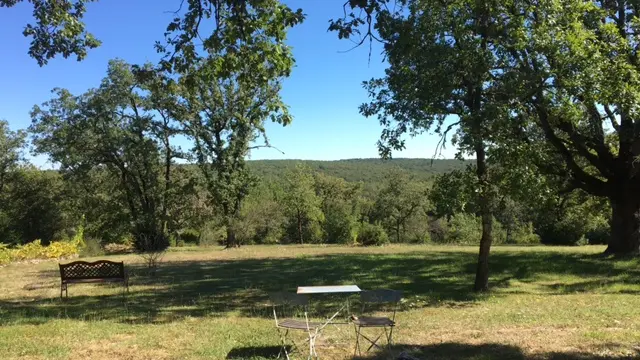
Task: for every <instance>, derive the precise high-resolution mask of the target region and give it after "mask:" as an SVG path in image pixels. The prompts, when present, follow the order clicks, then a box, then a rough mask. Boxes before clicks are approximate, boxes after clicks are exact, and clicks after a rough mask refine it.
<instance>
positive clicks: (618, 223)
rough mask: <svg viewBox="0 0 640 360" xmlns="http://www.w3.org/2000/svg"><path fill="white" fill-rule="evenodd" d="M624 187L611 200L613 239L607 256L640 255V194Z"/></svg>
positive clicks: (606, 252)
mask: <svg viewBox="0 0 640 360" xmlns="http://www.w3.org/2000/svg"><path fill="white" fill-rule="evenodd" d="M626 189H628V187H622V188H621V189H620V190H619V191H617V193H616V194H614V195H613V196H611V197H610V198H609V201H610V203H611V239H609V246H608V247H607V249H606V251H605V254H615V255H623V254H636V255H637V254H638V253H640V193H638V191H637V190H631V189H628V190H629V191H625V190H626Z"/></svg>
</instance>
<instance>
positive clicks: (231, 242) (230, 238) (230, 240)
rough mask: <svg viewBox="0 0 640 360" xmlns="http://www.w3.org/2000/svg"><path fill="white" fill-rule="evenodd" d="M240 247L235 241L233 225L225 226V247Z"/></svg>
mask: <svg viewBox="0 0 640 360" xmlns="http://www.w3.org/2000/svg"><path fill="white" fill-rule="evenodd" d="M233 247H240V246H239V245H238V243H237V241H236V230H235V229H234V228H233V226H227V249H231V248H233Z"/></svg>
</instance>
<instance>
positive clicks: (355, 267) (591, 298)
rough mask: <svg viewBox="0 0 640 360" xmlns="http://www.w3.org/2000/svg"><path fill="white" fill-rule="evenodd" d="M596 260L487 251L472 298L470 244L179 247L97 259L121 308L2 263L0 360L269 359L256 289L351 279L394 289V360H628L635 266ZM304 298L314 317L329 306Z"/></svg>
mask: <svg viewBox="0 0 640 360" xmlns="http://www.w3.org/2000/svg"><path fill="white" fill-rule="evenodd" d="M602 251H603V248H602V247H580V248H577V247H576V248H547V247H496V248H494V249H493V251H492V255H491V262H492V264H491V266H492V268H491V273H492V275H491V284H492V285H493V290H492V292H491V293H490V294H488V295H483V296H476V295H474V294H473V293H472V292H470V291H469V289H470V288H471V284H472V282H473V274H474V269H475V260H476V252H477V249H476V248H475V247H436V246H389V247H384V248H348V247H306V246H305V247H298V246H251V247H249V246H247V247H244V248H241V249H238V250H230V251H221V250H219V249H191V248H184V249H179V250H172V251H170V252H168V253H167V254H166V255H165V257H164V259H163V261H162V263H161V266H160V268H159V270H158V274H157V276H156V277H155V278H151V277H149V276H146V275H145V269H144V268H143V267H142V263H141V260H140V258H139V257H137V256H136V255H126V256H109V257H102V258H109V259H111V260H116V261H119V260H124V261H125V263H126V264H127V267H128V268H129V269H130V271H131V272H132V278H131V293H130V294H129V296H128V297H127V301H126V303H125V302H124V301H123V298H122V293H121V290H120V288H117V287H113V286H111V285H98V286H96V285H75V286H74V285H71V286H70V287H69V299H67V300H65V301H61V300H60V299H59V291H60V290H59V273H58V269H57V263H55V262H45V263H40V264H13V265H10V266H7V267H4V268H1V269H0V289H1V291H0V358H1V359H83V360H86V359H263V358H269V357H273V356H274V355H276V354H277V352H278V350H277V345H278V342H279V338H278V336H277V334H276V332H275V329H274V324H273V320H272V318H270V308H267V307H266V306H265V301H266V293H267V292H268V291H281V290H286V291H292V292H294V291H295V289H296V287H297V286H298V285H321V284H352V283H355V284H357V285H359V286H360V287H361V288H364V289H375V288H395V289H398V290H402V291H404V294H405V297H406V299H405V300H404V302H403V303H402V306H401V311H400V312H399V313H398V316H397V321H398V324H399V326H398V328H397V330H396V332H395V336H394V337H395V340H396V345H395V346H394V348H393V350H392V351H394V352H399V351H402V350H409V351H410V352H412V353H413V355H414V356H416V357H417V358H420V359H478V360H479V359H487V360H488V359H575V360H578V359H582V360H587V359H635V358H639V359H640V346H639V345H640V296H639V294H640V283H639V280H640V266H639V265H640V261H638V260H637V259H633V260H618V261H612V260H607V259H603V258H601V257H600V256H599V253H601V252H602ZM34 284H35V285H37V286H35V287H36V289H35V290H26V289H25V287H27V288H29V287H33V285H34ZM316 300H317V301H315V302H314V305H315V306H314V313H316V314H323V313H326V312H327V311H330V309H331V306H332V305H334V304H332V301H333V300H331V299H326V301H319V300H320V299H319V298H318V299H316ZM323 300H324V299H323ZM341 329H342V332H341V331H339V330H338V329H335V328H328V329H327V331H326V332H325V335H326V336H325V337H324V339H321V341H320V345H322V347H319V349H318V352H319V354H320V356H321V357H322V358H325V359H345V358H351V356H352V354H353V345H354V341H355V336H354V333H353V328H352V327H350V326H347V327H341ZM300 338H302V337H300ZM368 356H370V357H366V358H367V359H368V358H380V359H384V358H388V357H389V354H375V353H374V354H369V355H368ZM298 358H300V356H298ZM305 358H306V357H305Z"/></svg>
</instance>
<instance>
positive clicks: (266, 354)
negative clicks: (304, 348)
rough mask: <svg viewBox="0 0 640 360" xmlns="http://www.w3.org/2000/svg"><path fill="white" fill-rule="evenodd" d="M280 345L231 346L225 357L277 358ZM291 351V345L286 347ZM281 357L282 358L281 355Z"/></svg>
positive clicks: (239, 359) (238, 359) (248, 358)
mask: <svg viewBox="0 0 640 360" xmlns="http://www.w3.org/2000/svg"><path fill="white" fill-rule="evenodd" d="M280 350H281V347H280V346H248V347H238V348H233V349H231V351H229V353H228V354H227V357H226V359H236V360H241V359H242V360H250V359H277V358H278V355H279V354H280ZM287 351H289V352H290V351H291V347H290V346H288V347H287ZM282 358H284V357H283V356H282Z"/></svg>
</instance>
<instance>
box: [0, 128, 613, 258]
mask: <svg viewBox="0 0 640 360" xmlns="http://www.w3.org/2000/svg"><path fill="white" fill-rule="evenodd" d="M2 136H3V140H2V141H3V144H7V145H9V146H12V152H11V153H12V154H13V155H12V157H11V159H6V160H5V163H6V164H7V165H5V166H4V167H3V168H4V169H6V170H5V171H4V173H3V176H2V179H3V187H2V189H3V191H2V193H1V196H2V201H1V202H0V204H2V205H0V219H2V220H1V221H0V239H2V242H4V243H6V244H25V243H29V242H31V241H34V240H36V239H39V240H41V241H42V242H43V244H48V243H50V242H52V241H58V240H66V239H71V238H73V237H74V236H75V233H76V231H77V229H78V227H79V226H81V225H82V226H83V228H84V234H85V236H86V237H87V238H88V239H89V241H90V242H95V243H97V244H99V245H100V246H103V247H104V246H105V245H107V244H113V243H115V244H129V245H131V244H133V243H134V239H133V238H132V230H131V229H132V224H133V217H132V215H131V213H130V208H128V204H127V201H128V200H127V196H128V195H127V191H126V189H123V188H122V187H121V186H119V185H120V183H119V182H118V181H119V179H118V178H115V177H113V176H112V175H111V173H110V172H109V171H107V169H94V170H93V171H91V172H89V173H86V174H82V176H81V177H79V174H78V173H74V172H72V171H58V170H39V169H38V168H36V167H35V166H33V165H31V164H29V163H28V161H26V160H25V158H24V155H25V151H26V144H25V143H24V140H25V134H23V133H17V132H10V131H9V130H8V129H7V127H6V125H5V126H4V128H3V132H2ZM156 162H157V164H156V165H160V164H161V158H160V157H159V158H158V159H156ZM157 168H158V169H160V167H159V166H157ZM247 168H248V169H249V170H250V173H251V176H252V177H253V178H254V179H253V180H252V181H253V182H252V186H251V189H250V191H249V192H248V194H247V197H246V199H245V200H244V202H243V206H242V208H241V209H240V212H239V216H238V218H237V219H236V220H235V222H234V224H233V226H234V227H235V228H236V241H237V243H236V244H233V246H239V245H242V244H275V243H282V244H287V243H314V244H323V243H324V244H351V245H355V244H359V245H383V244H385V243H414V244H426V243H434V244H477V243H478V242H479V239H480V232H481V225H480V223H479V221H478V218H477V213H478V205H477V196H476V195H475V194H476V191H475V190H474V175H473V171H474V164H473V161H470V160H466V161H465V160H456V159H451V160H437V159H436V160H431V159H390V160H381V159H351V160H341V161H304V160H256V161H247ZM165 175H166V173H164V172H161V171H160V170H158V173H157V174H156V176H157V177H158V179H157V181H158V182H160V186H158V187H157V189H158V190H157V191H159V192H160V194H149V197H151V196H157V197H158V198H160V199H162V201H160V202H158V204H161V205H160V206H163V208H162V209H158V210H156V211H158V212H159V213H160V214H163V215H162V216H163V218H161V219H162V221H163V225H162V226H163V227H164V229H166V232H167V234H168V235H169V236H168V241H169V243H170V244H171V245H173V246H184V245H196V244H197V245H203V246H204V245H218V244H220V245H226V242H225V241H226V224H225V223H224V219H223V218H222V215H221V214H220V213H219V211H217V210H216V207H215V205H214V204H211V202H210V201H208V193H207V189H206V179H205V178H204V176H203V175H202V174H201V172H200V170H199V169H198V166H197V165H195V164H186V163H183V164H174V163H171V164H170V167H169V172H168V177H165ZM498 176H499V174H498V173H496V186H500V188H499V192H498V198H499V200H497V204H496V211H495V217H496V223H495V224H496V227H495V229H494V232H495V242H496V243H497V244H538V243H543V244H562V245H586V244H606V241H607V237H608V236H609V224H608V219H609V218H610V214H608V213H607V210H608V206H607V204H606V203H605V202H603V201H599V200H598V199H596V198H593V197H591V196H588V195H587V194H585V193H579V192H572V193H564V194H562V193H560V192H559V191H557V189H554V188H553V185H552V184H551V183H549V182H543V183H542V184H541V185H544V187H541V186H540V185H539V186H536V187H535V188H531V189H530V190H529V191H528V192H526V193H523V192H522V188H521V187H520V186H519V184H512V185H513V186H512V187H511V188H510V187H508V186H507V185H508V184H507V183H506V182H505V181H504V179H503V180H502V183H501V184H500V183H498V181H499V178H498ZM534 176H538V177H539V176H540V175H539V174H536V175H534ZM166 179H169V181H170V186H169V188H170V191H169V192H167V193H166V195H165V193H163V191H164V189H165V188H166V187H167V186H166V184H163V183H162V182H163V181H166ZM163 196H167V198H166V199H163V198H162V197H163ZM164 206H166V209H165V208H164Z"/></svg>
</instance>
